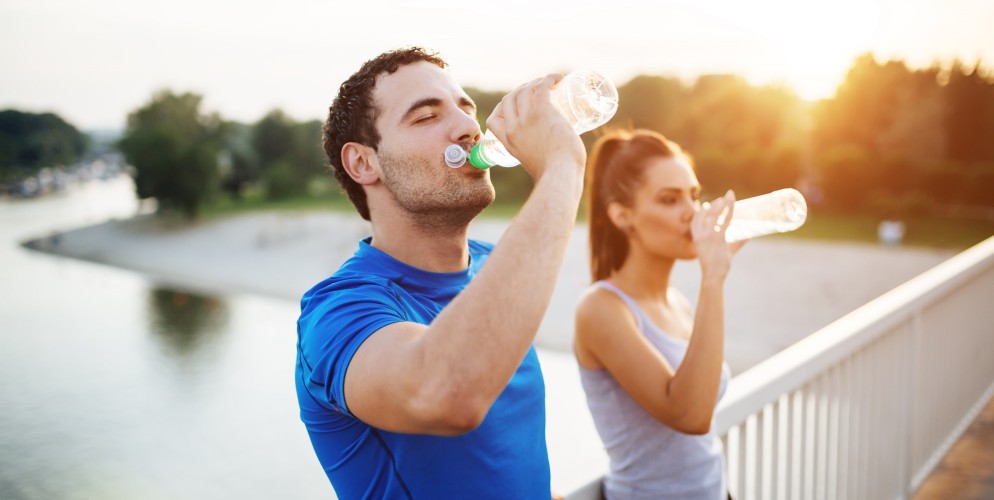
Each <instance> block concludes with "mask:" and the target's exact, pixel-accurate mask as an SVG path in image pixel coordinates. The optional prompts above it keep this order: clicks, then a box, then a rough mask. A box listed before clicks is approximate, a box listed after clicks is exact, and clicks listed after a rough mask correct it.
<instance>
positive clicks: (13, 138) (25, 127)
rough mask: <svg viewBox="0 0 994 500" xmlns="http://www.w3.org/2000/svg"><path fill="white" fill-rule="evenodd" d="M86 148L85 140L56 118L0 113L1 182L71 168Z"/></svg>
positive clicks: (9, 112)
mask: <svg viewBox="0 0 994 500" xmlns="http://www.w3.org/2000/svg"><path fill="white" fill-rule="evenodd" d="M87 147H88V140H87V137H86V136H85V135H84V134H83V133H81V132H80V131H79V130H77V129H76V127H74V126H72V125H70V124H69V123H66V121H65V120H63V119H62V118H60V117H59V116H58V115H55V114H53V113H42V114H35V113H24V112H21V111H16V110H13V109H8V110H4V111H0V181H3V180H18V179H21V178H24V177H27V176H30V175H34V174H36V173H37V172H38V171H39V170H41V169H42V168H45V167H59V166H67V165H70V164H72V163H74V162H76V161H77V160H79V158H80V156H82V155H83V153H85V152H86V150H87Z"/></svg>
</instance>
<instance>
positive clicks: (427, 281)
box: [296, 240, 550, 499]
mask: <svg viewBox="0 0 994 500" xmlns="http://www.w3.org/2000/svg"><path fill="white" fill-rule="evenodd" d="M492 249H493V246H492V245H490V244H487V243H481V242H478V241H473V240H470V241H469V253H470V265H469V267H468V268H467V269H466V270H464V271H460V272H455V273H432V272H427V271H423V270H421V269H417V268H414V267H411V266H408V265H407V264H404V263H402V262H400V261H398V260H396V259H394V258H393V257H390V256H389V255H387V254H385V253H383V252H382V251H380V250H378V249H376V248H374V247H373V246H371V245H370V244H369V240H364V241H361V242H360V243H359V249H358V250H357V251H356V253H355V255H353V256H352V258H350V259H349V260H348V261H346V262H345V264H343V265H342V267H341V268H339V270H338V271H337V272H336V273H335V274H334V275H332V276H331V277H330V278H328V279H326V280H324V281H322V282H321V283H318V284H317V285H316V286H314V288H311V289H310V290H309V291H308V292H307V293H305V294H304V297H303V299H302V300H301V304H300V308H301V312H300V319H298V320H297V368H296V384H297V400H298V402H299V403H300V418H301V420H303V421H304V424H305V426H306V428H307V432H308V434H309V435H310V438H311V444H312V445H313V446H314V451H315V452H316V453H317V456H318V459H319V460H320V462H321V465H322V467H323V468H324V470H325V472H326V473H327V474H328V478H329V479H330V480H331V483H332V485H333V486H334V487H335V492H336V493H337V494H338V497H339V498H341V499H352V498H418V499H420V498H429V499H434V498H516V499H517V498H542V499H548V498H549V492H550V484H549V483H550V472H549V459H548V451H547V449H546V444H545V384H544V381H543V379H542V371H541V369H540V367H539V363H538V357H537V355H536V353H535V348H534V346H533V347H532V348H531V349H529V350H528V354H527V355H526V356H525V359H524V361H522V363H521V365H520V366H519V367H518V370H517V371H516V372H515V374H514V376H513V377H512V378H511V381H510V382H509V383H508V385H507V387H505V388H504V391H503V392H502V393H501V395H500V396H499V397H498V398H497V400H496V401H495V402H494V404H493V406H492V407H491V408H490V411H489V412H488V413H487V416H486V417H485V418H484V420H483V423H482V424H480V426H479V427H477V428H476V429H474V430H472V431H470V432H468V433H465V434H462V435H460V436H455V437H445V436H432V435H416V434H399V433H394V432H388V431H384V430H381V429H377V428H375V427H372V426H370V425H368V424H366V423H365V422H363V421H361V420H359V419H357V418H356V417H354V416H353V415H352V414H351V413H350V412H349V409H348V408H347V407H346V404H345V399H344V387H345V372H346V370H347V369H348V366H349V362H350V361H351V360H352V356H353V355H354V354H355V352H356V350H357V349H358V348H359V346H360V345H361V344H362V343H363V341H365V340H366V339H367V338H369V336H370V335H372V334H373V333H374V332H376V331H377V330H379V329H380V328H383V327H384V326H387V325H390V324H393V323H397V322H404V321H409V322H415V323H420V324H424V325H427V324H430V323H431V322H432V320H433V319H434V318H435V317H436V316H438V314H439V312H441V310H442V308H443V307H445V306H446V305H447V304H448V303H449V302H450V301H451V300H452V299H453V298H454V297H455V296H456V294H458V293H459V292H460V291H461V290H462V289H463V288H465V287H466V285H467V284H469V282H470V281H471V280H472V279H473V277H474V276H475V275H476V274H477V272H479V270H480V267H481V266H482V265H483V263H484V262H485V261H486V259H487V256H488V255H489V254H490V251H491V250H492ZM499 306H500V305H499V304H494V307H499ZM472 334H473V332H466V335H472Z"/></svg>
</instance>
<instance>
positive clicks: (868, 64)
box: [0, 0, 994, 499]
mask: <svg viewBox="0 0 994 500" xmlns="http://www.w3.org/2000/svg"><path fill="white" fill-rule="evenodd" d="M992 19H994V2H990V1H987V0H952V1H945V2H939V1H938V0H912V1H897V0H880V1H855V0H836V1H831V2H829V1H800V2H798V1H777V0H760V1H755V2H748V3H742V2H735V1H731V0H727V1H726V0H705V1H695V2H691V1H659V2H651V1H634V0H618V1H614V2H604V1H592V0H570V1H560V0H557V1H549V2H541V3H539V4H538V5H532V4H531V3H530V2H525V1H523V0H509V1H493V2H461V3H458V4H457V3H454V2H427V1H423V0H413V1H399V0H398V1H383V0H372V1H366V2H322V1H319V0H288V1H284V2H279V3H275V2H261V1H257V0H248V1H244V2H239V3H231V2H221V1H219V0H197V1H194V0H176V1H173V2H169V3H168V4H163V3H151V2H146V1H142V0H138V1H134V0H132V1H122V0H93V1H90V2H74V1H70V0H32V1H26V0H0V47H2V48H0V275H2V277H3V279H2V280H0V498H4V499H8V498H9V499H48V498H67V499H91V498H93V499H97V498H99V499H108V498H111V499H113V498H163V499H172V498H218V499H220V498H232V497H238V498H326V497H328V496H330V495H331V491H330V488H329V487H328V485H327V480H326V479H325V477H324V475H323V473H322V472H321V470H320V468H319V466H318V464H317V462H316V460H315V459H314V457H313V453H312V452H311V450H310V445H309V442H308V441H307V437H306V434H305V433H304V430H303V427H302V425H301V424H300V423H299V420H298V419H297V415H296V402H295V400H294V394H293V392H292V391H293V389H292V386H291V385H290V377H291V376H292V369H293V366H292V364H293V356H294V349H295V347H294V345H293V342H292V339H293V332H292V327H291V326H289V325H292V324H293V323H294V321H295V318H296V305H295V304H294V302H293V300H285V299H275V298H269V297H263V296H259V295H253V294H250V293H247V292H246V291H244V290H241V291H240V290H239V289H238V287H214V289H212V288H211V287H206V289H191V288H190V287H188V286H184V283H186V281H184V280H183V279H179V278H177V275H173V276H172V278H170V273H169V272H159V273H154V274H152V273H135V272H128V271H124V270H121V269H118V268H116V267H112V266H106V265H100V264H99V263H106V264H113V265H123V264H122V263H123V262H125V261H127V260H128V259H129V258H131V257H134V258H138V257H136V256H134V255H131V253H133V252H134V251H133V250H132V248H134V247H131V246H128V245H127V244H126V243H127V240H120V241H119V240H117V239H105V240H104V241H103V243H104V245H103V246H102V247H101V246H94V247H93V248H95V249H94V250H86V249H84V250H80V249H79V248H78V247H76V250H75V252H69V251H68V250H67V247H68V246H69V243H71V239H70V238H68V236H66V235H65V233H66V232H67V231H70V230H74V229H77V228H81V227H116V228H124V229H127V231H128V232H127V234H128V235H130V236H128V237H129V238H136V237H137V238H145V239H146V241H160V240H154V239H153V236H154V237H155V238H167V239H168V238H172V239H174V240H175V239H176V238H179V237H180V235H182V234H187V233H185V232H188V231H189V230H191V228H192V229H203V228H207V230H206V233H205V234H209V235H210V236H207V237H206V238H208V242H207V243H199V245H201V246H200V247H199V248H202V249H204V251H203V252H201V253H200V254H199V255H200V257H201V258H202V257H203V255H205V254H206V253H209V250H210V249H212V248H214V249H216V248H218V247H221V246H222V243H223V241H224V238H225V234H223V233H220V232H219V230H215V229H212V228H214V227H215V226H213V225H211V224H213V223H214V222H216V221H219V220H225V219H227V218H230V217H229V216H232V215H237V214H244V213H247V212H256V211H259V210H267V211H272V210H279V211H286V210H313V209H322V210H323V209H330V210H343V211H344V213H346V214H349V213H350V212H349V211H350V210H351V208H350V206H349V204H348V201H347V200H345V198H344V197H343V195H341V194H340V193H339V191H338V187H337V184H335V182H334V179H333V178H332V177H331V176H330V175H328V173H327V172H326V161H325V159H324V154H323V150H322V148H321V140H320V129H321V122H322V120H323V118H324V114H325V113H326V110H327V108H328V106H329V105H330V103H331V100H332V98H333V97H334V95H335V94H336V92H337V89H338V86H339V85H340V84H341V82H342V81H343V80H344V79H345V78H347V77H348V76H349V75H350V74H351V73H352V72H354V71H355V70H356V69H357V68H358V67H359V66H360V65H361V64H362V62H363V61H365V60H367V59H369V58H371V57H373V56H375V55H376V54H378V53H380V52H381V51H384V50H388V49H392V48H396V47H400V46H407V45H420V46H424V47H427V48H430V49H434V50H437V51H438V52H439V53H440V55H441V56H442V57H443V58H445V59H446V60H447V61H448V62H449V64H450V71H451V72H452V74H453V75H454V77H455V78H456V80H457V81H459V82H461V83H462V84H463V85H464V87H466V88H467V91H468V92H469V94H470V95H471V96H472V97H473V99H474V100H475V101H476V102H477V104H478V106H479V108H480V115H479V119H480V122H481V126H483V125H484V122H485V120H486V117H487V115H488V114H489V112H490V110H491V109H492V108H493V107H494V106H495V105H496V104H497V102H499V100H500V98H501V97H502V96H503V95H504V93H506V92H507V91H508V90H510V89H513V88H514V87H516V86H517V85H518V84H520V83H522V82H525V81H527V80H530V79H532V78H535V77H537V76H541V75H543V74H546V73H549V72H555V71H559V72H565V71H569V70H572V69H578V68H591V69H595V70H597V71H599V72H601V73H603V74H604V75H606V76H608V77H610V78H611V79H612V80H613V81H614V82H615V84H616V85H617V86H618V89H619V93H620V107H619V110H618V113H617V115H616V116H615V117H614V119H613V120H612V121H611V122H610V123H609V124H608V125H606V126H605V127H645V128H650V129H654V130H657V131H659V132H662V133H663V134H665V135H666V136H668V137H670V138H671V139H673V140H675V141H677V142H678V143H680V144H681V145H682V146H683V147H684V148H685V149H686V150H687V151H689V152H690V153H691V155H692V156H693V157H694V159H695V162H696V166H697V169H698V173H699V177H700V179H701V181H702V183H703V184H704V186H705V190H706V191H708V192H709V193H710V195H714V196H716V195H718V194H720V193H722V192H724V191H725V190H726V189H729V188H731V189H735V190H736V191H737V193H738V196H739V198H744V197H746V196H751V195H756V194H761V193H763V192H767V191H772V190H775V189H779V188H783V187H795V188H797V189H799V190H801V191H802V192H803V193H804V194H805V197H806V198H807V201H808V204H809V216H808V222H807V223H806V224H805V226H804V227H802V228H801V229H799V230H798V231H796V232H794V233H791V234H790V235H789V237H790V238H802V239H810V240H813V241H821V240H835V241H843V242H859V243H867V244H873V245H876V244H877V243H878V242H879V241H881V240H882V239H885V240H886V243H888V244H890V245H897V244H899V245H902V246H903V247H904V248H914V249H921V250H923V251H935V250H938V251H942V252H946V253H943V254H940V255H941V256H942V258H944V257H945V256H947V255H948V252H955V251H958V250H961V249H964V248H966V247H968V246H970V245H972V244H974V243H976V242H978V241H980V240H982V239H985V238H986V237H988V236H990V235H991V234H994V34H992V31H991V29H990V23H991V20H992ZM598 133H599V132H598V131H593V132H591V133H588V134H585V135H584V140H585V142H586V143H587V144H588V146H589V145H590V144H592V142H593V141H594V140H595V139H596V137H597V134H598ZM601 133H602V131H601ZM492 178H493V181H494V184H495V186H496V188H497V192H498V202H497V203H496V204H495V206H493V207H492V208H490V209H488V211H487V215H489V216H492V217H495V218H501V217H509V216H511V215H513V214H514V213H515V211H516V209H517V207H518V205H519V204H520V203H521V202H522V201H523V200H524V199H525V197H526V196H527V194H528V192H529V191H530V188H531V181H530V179H529V178H528V176H527V174H526V172H524V170H523V169H499V170H498V171H495V172H494V173H493V176H492ZM351 217H353V218H355V217H354V216H351ZM582 217H583V216H582V214H581V219H582ZM108 224H113V226H107V225H108ZM336 224H337V223H336ZM581 224H582V220H581ZM301 227H302V226H301ZM336 227H337V228H342V227H344V226H341V225H339V226H333V228H332V231H335V230H339V231H342V232H344V233H347V234H346V236H347V237H348V240H349V245H353V244H354V241H355V234H356V231H359V232H361V228H360V229H358V230H357V229H355V228H352V227H351V226H350V228H349V229H348V230H345V229H334V228H336ZM884 228H887V230H889V231H890V233H886V231H884V232H881V230H882V229H884ZM895 228H897V229H895ZM253 231H256V230H254V229H253ZM288 231H289V232H288ZM293 231H294V229H293V227H290V229H287V228H286V227H283V226H279V227H271V228H268V229H266V230H265V231H261V230H260V231H257V232H254V233H252V235H251V237H252V238H253V239H252V245H254V247H253V248H255V247H259V248H263V247H265V248H270V249H271V248H272V246H273V245H274V244H272V243H271V241H277V242H279V241H280V240H286V239H288V238H291V239H292V238H294V237H296V236H299V235H296V236H295V234H296V233H293ZM301 231H302V230H301ZM895 231H896V235H895ZM291 233H293V234H291ZM885 233H886V234H885ZM90 234H99V235H102V236H99V237H95V238H97V239H100V238H104V237H105V236H103V235H107V234H110V233H90ZM498 234H499V233H498ZM887 234H889V236H887ZM136 235H137V236H136ZM143 235H144V236H143ZM118 236H119V235H118ZM885 236H886V238H884V237H885ZM106 238H110V236H106ZM209 238H213V242H211V240H210V239H209ZM161 241H165V240H161ZM581 247H582V242H581ZM32 249H37V250H44V251H46V252H47V253H39V252H35V251H33V250H32ZM142 252H151V250H142ZM66 253H74V255H76V256H77V257H82V258H83V259H85V260H87V261H93V262H96V263H93V262H84V261H80V260H75V259H67V258H62V257H59V256H58V255H60V254H66ZM920 255H925V254H920ZM935 255H936V254H927V258H925V259H924V260H921V261H920V262H922V264H916V265H920V266H925V265H926V264H927V265H931V264H933V263H934V262H935V261H937V260H940V259H939V257H935ZM250 257H252V256H251V255H249V256H248V257H246V256H245V255H242V256H237V255H230V260H231V261H232V262H238V263H241V262H245V265H244V266H242V267H240V268H239V269H241V271H240V272H241V273H242V274H244V275H245V276H246V277H251V276H252V275H253V274H259V273H262V270H261V269H256V268H254V267H253V264H252V262H256V261H253V260H251V258H250ZM146 258H148V255H146ZM156 258H159V257H156ZM197 258H198V254H197V253H196V252H194V253H193V254H191V255H183V256H178V255H171V256H169V255H163V256H161V259H162V260H169V261H170V262H172V263H173V265H175V266H177V267H183V266H184V265H185V266H187V267H190V264H189V262H188V261H193V260H196V259H197ZM184 259H186V261H184ZM892 260H895V259H892ZM184 262H187V263H184ZM284 262H285V266H286V268H287V269H281V268H280V267H277V268H276V269H275V270H272V271H271V273H270V274H267V275H265V279H266V280H268V279H270V276H271V279H272V281H274V282H276V281H279V280H280V279H281V275H282V274H281V273H290V272H291V271H290V270H289V269H288V268H290V267H294V266H295V265H296V264H297V262H294V261H292V260H285V261H284ZM580 265H581V266H582V265H583V263H582V262H581V263H580ZM814 265H817V263H814ZM839 265H842V264H841V263H839ZM916 269H917V268H916ZM867 271H870V270H867ZM317 279H320V276H319V277H316V278H315V280H314V281H317ZM894 284H896V283H894ZM274 286H275V285H274ZM891 286H892V285H891ZM216 288H223V289H225V291H224V293H220V292H218V291H217V290H216ZM302 291H303V290H299V292H302ZM848 293H849V292H847V291H839V292H838V295H846V294H848ZM288 295H290V296H299V294H297V295H295V294H293V293H291V294H288ZM864 300H865V299H864ZM549 356H550V357H547V358H546V359H543V364H545V366H546V368H547V369H548V370H551V372H552V373H555V370H557V369H560V368H563V369H565V370H572V368H571V366H570V365H569V364H568V361H561V360H558V359H557V358H554V357H551V355H549ZM552 376H553V377H555V375H552ZM580 397H582V396H580ZM581 401H582V400H581ZM595 450H596V446H595ZM553 452H554V453H559V454H560V455H569V454H570V450H565V451H564V450H558V451H557V450H553ZM574 454H575V453H574ZM556 460H558V462H556ZM564 460H566V459H565V458H556V457H554V485H555V482H556V481H559V484H573V483H570V482H569V481H564V480H563V479H562V478H561V477H559V476H557V474H560V472H559V471H560V470H561V469H555V466H556V464H557V463H564V462H563V461H564ZM581 479H582V478H581ZM588 479H589V478H588Z"/></svg>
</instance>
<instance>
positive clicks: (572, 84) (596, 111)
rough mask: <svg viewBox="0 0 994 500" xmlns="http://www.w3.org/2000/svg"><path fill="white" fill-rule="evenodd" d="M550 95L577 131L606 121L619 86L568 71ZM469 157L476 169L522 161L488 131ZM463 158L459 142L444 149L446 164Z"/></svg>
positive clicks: (456, 163)
mask: <svg viewBox="0 0 994 500" xmlns="http://www.w3.org/2000/svg"><path fill="white" fill-rule="evenodd" d="M550 97H551V99H552V105H553V106H555V107H556V109H558V110H559V112H560V113H562V114H563V116H565V117H566V120H567V121H569V123H570V125H572V126H573V130H575V131H576V133H577V134H582V133H584V132H587V131H589V130H593V129H595V128H597V127H599V126H601V125H603V124H605V123H607V121H608V120H610V119H611V117H613V116H614V113H615V112H616V111H618V89H616V88H615V86H614V83H612V82H611V80H609V79H607V78H605V77H603V76H601V75H599V74H597V73H595V72H593V71H586V70H580V71H574V72H572V73H569V74H567V75H566V76H564V77H563V79H562V80H561V81H560V82H559V84H558V85H557V86H556V88H554V89H553V90H552V93H551V96H550ZM468 156H469V162H470V164H471V165H473V166H474V167H476V168H479V169H488V168H490V167H492V166H494V165H500V166H502V167H514V166H517V165H520V164H521V162H520V161H518V160H517V159H516V158H515V157H513V156H511V154H510V153H508V152H507V149H506V148H505V147H504V145H503V144H501V142H500V141H499V140H498V139H497V137H496V136H494V134H493V133H492V132H490V131H489V130H488V131H487V133H486V134H484V135H483V139H482V140H481V141H480V142H479V144H477V145H476V146H474V147H473V149H472V151H470V153H469V155H468ZM465 160H466V152H465V151H463V149H462V148H461V147H460V146H459V145H457V144H453V145H451V146H449V147H448V148H446V150H445V163H446V164H447V165H448V166H450V167H461V166H462V165H463V164H464V163H465Z"/></svg>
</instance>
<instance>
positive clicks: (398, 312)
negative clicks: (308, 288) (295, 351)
mask: <svg viewBox="0 0 994 500" xmlns="http://www.w3.org/2000/svg"><path fill="white" fill-rule="evenodd" d="M402 321H407V319H406V318H405V314H404V313H403V310H402V308H401V306H400V301H399V300H398V299H397V297H396V295H395V293H394V292H393V290H392V289H391V288H390V285H389V282H384V283H375V282H370V281H368V280H362V279H342V280H338V281H336V282H334V283H331V284H329V285H328V286H326V287H324V288H322V289H321V290H320V291H317V292H316V293H315V294H314V295H312V296H311V297H310V300H309V301H308V303H307V305H306V306H305V307H304V311H303V313H302V314H301V317H300V319H299V320H298V322H297V330H298V333H299V336H300V353H299V356H301V359H300V363H301V365H302V368H303V372H304V373H303V374H302V376H303V382H304V385H305V386H306V388H307V392H308V393H309V394H310V395H311V397H313V398H314V399H315V401H316V402H317V403H319V404H320V405H322V406H324V407H326V408H329V409H333V410H337V411H339V412H342V413H345V414H348V415H351V413H349V410H348V407H347V405H346V402H345V374H346V371H347V370H348V367H349V363H350V362H351V361H352V357H353V356H354V355H355V353H356V351H357V350H358V349H359V346H360V345H362V343H363V342H365V341H366V339H368V338H369V336H370V335H372V334H373V333H375V332H376V331H378V330H379V329H381V328H383V327H385V326H387V325H390V324H393V323H398V322H402Z"/></svg>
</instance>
